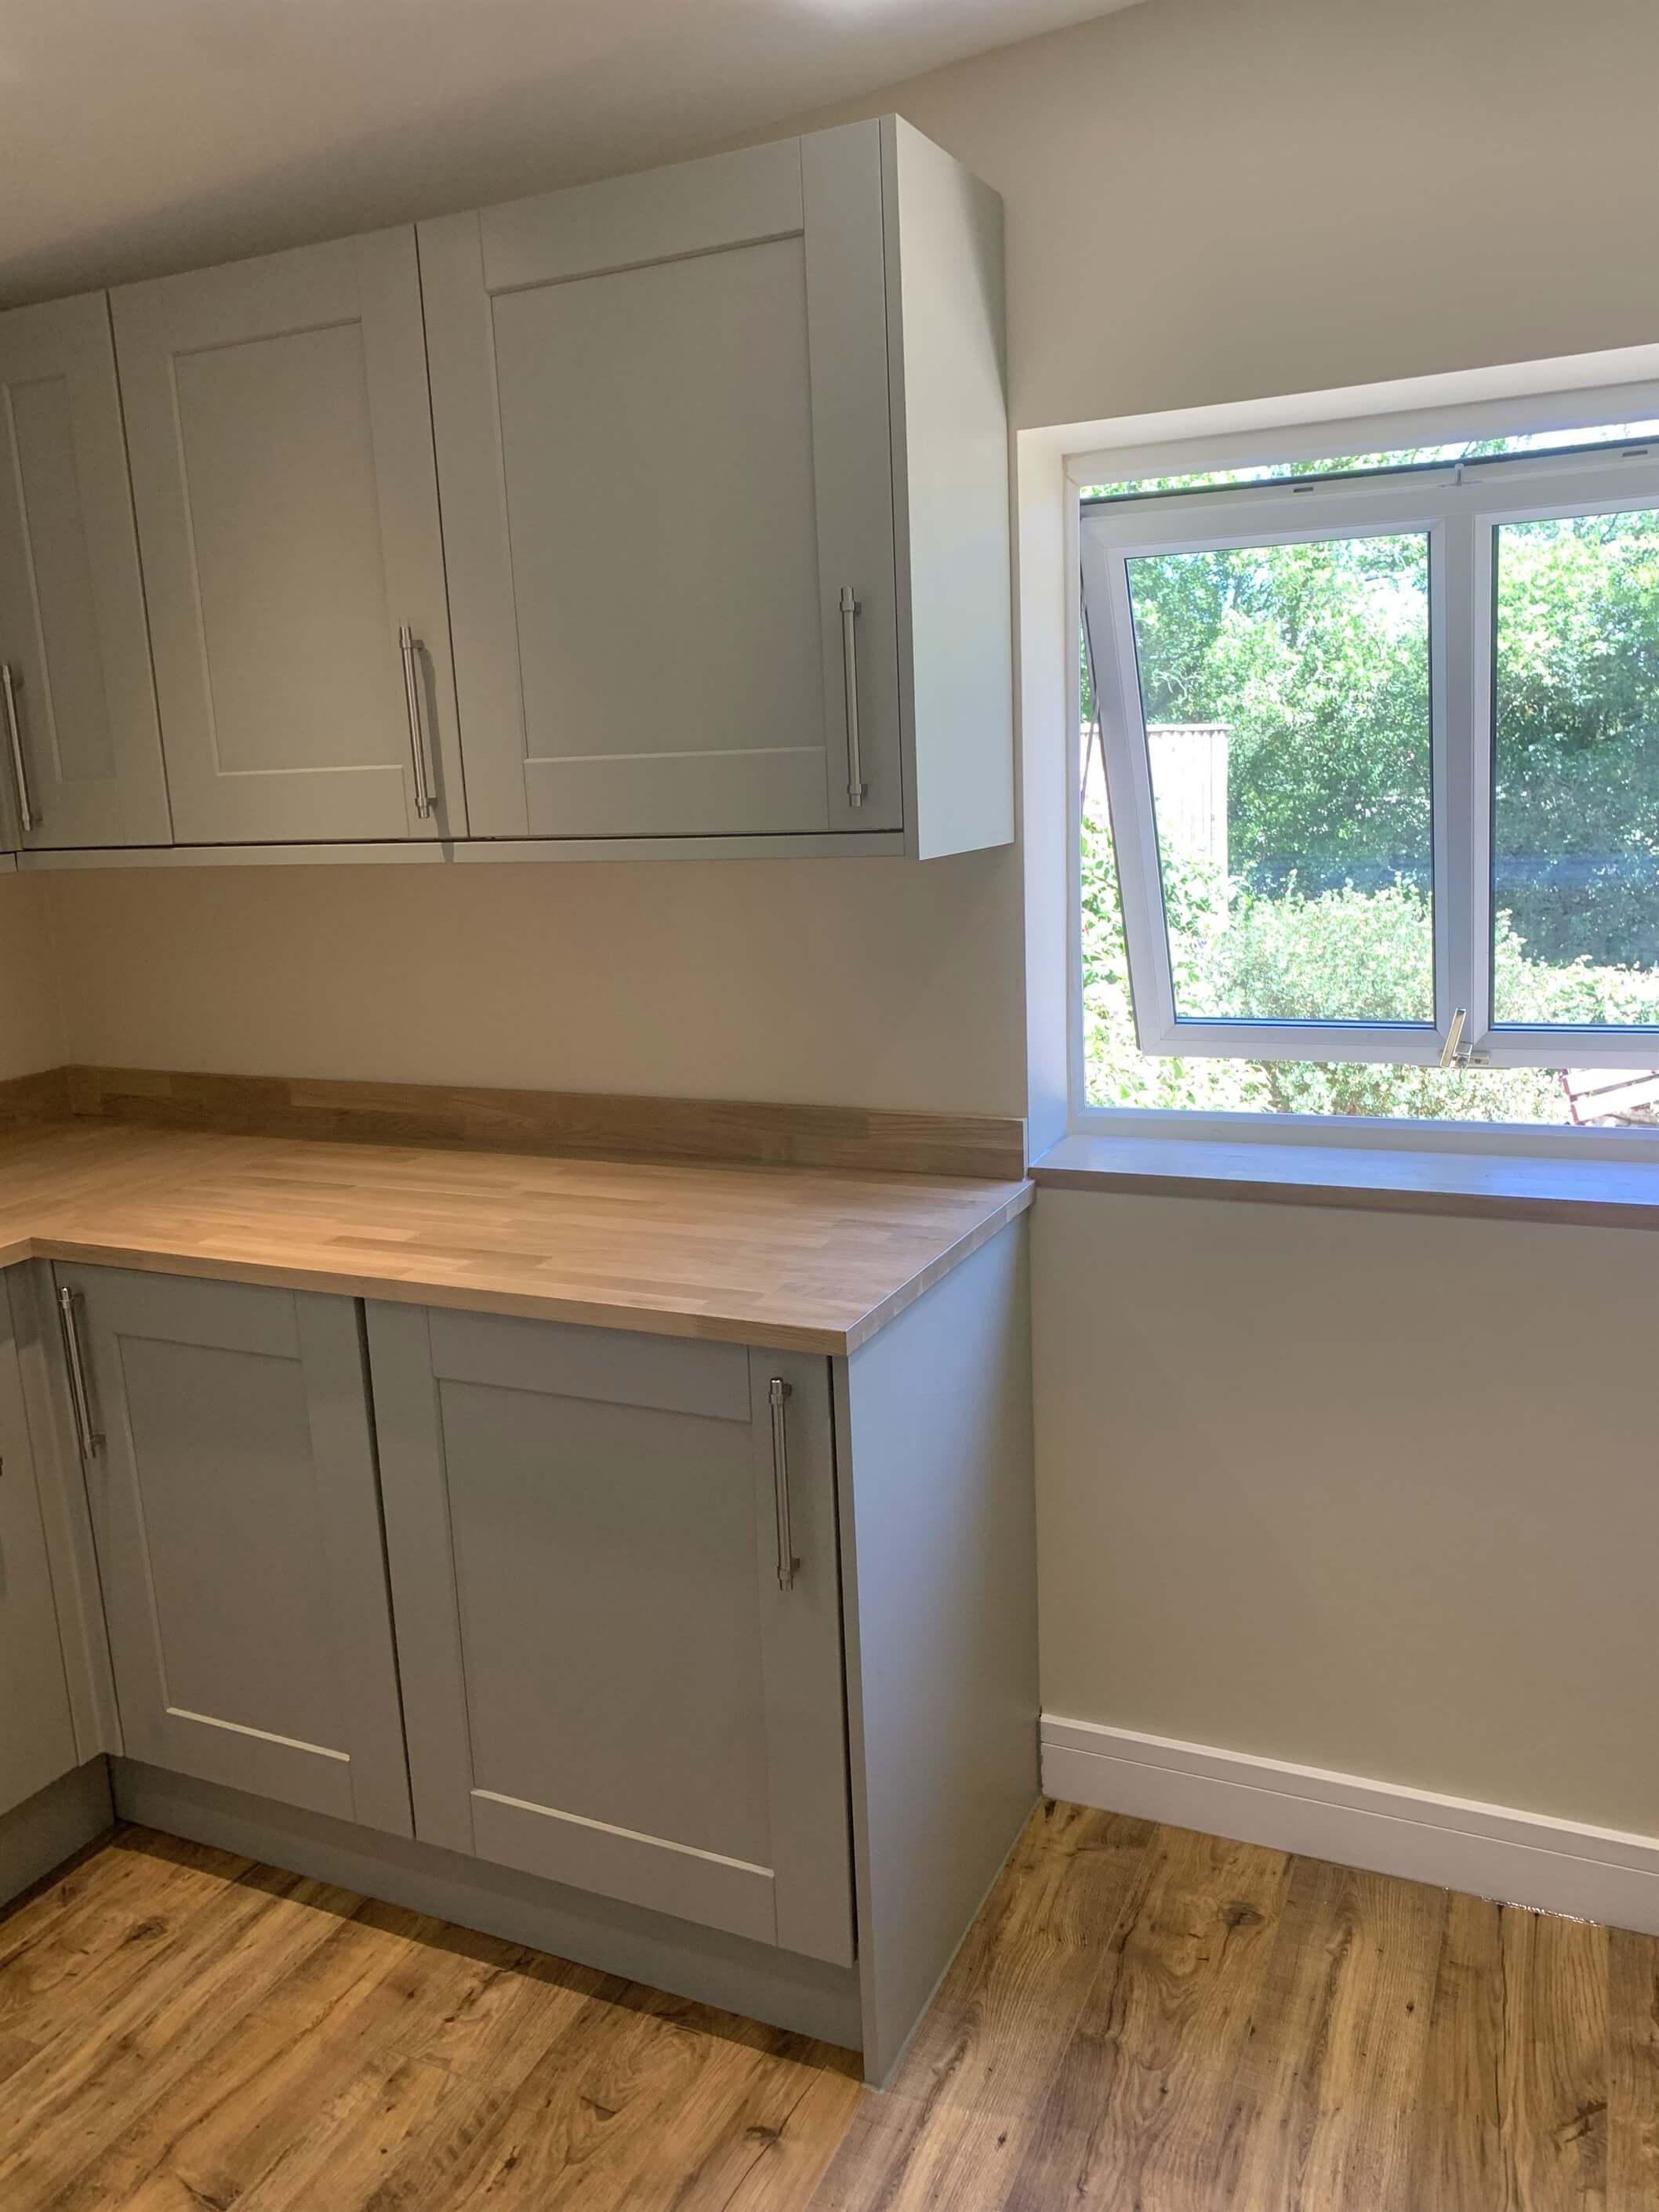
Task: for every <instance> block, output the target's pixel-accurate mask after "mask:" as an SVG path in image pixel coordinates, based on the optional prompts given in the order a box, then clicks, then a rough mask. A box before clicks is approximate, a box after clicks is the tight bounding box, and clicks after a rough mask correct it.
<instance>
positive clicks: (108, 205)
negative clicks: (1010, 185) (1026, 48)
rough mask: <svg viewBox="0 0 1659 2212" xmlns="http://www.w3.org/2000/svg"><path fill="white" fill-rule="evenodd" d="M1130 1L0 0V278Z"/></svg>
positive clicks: (305, 210) (225, 252)
mask: <svg viewBox="0 0 1659 2212" xmlns="http://www.w3.org/2000/svg"><path fill="white" fill-rule="evenodd" d="M1127 4H1130V0H5V4H3V5H0V298H3V299H4V300H7V301H16V300H20V299H33V298H40V297H44V296H46V295H50V294H53V293H61V292H64V291H68V290H71V289H76V288H77V287H81V286H88V285H93V284H96V283H105V282H107V281H111V280H113V279H118V278H122V277H125V276H135V275H143V274H149V273H152V272H158V271H161V270H166V269H171V268H179V267H188V266H192V265H200V264H203V263H205V262H209V261H212V260H217V259H222V258H225V257H227V256H229V255H233V254H237V253H244V252H255V251H260V250H263V249H264V248H265V247H268V246H274V245H281V244H286V243H290V242H293V241H295V240H301V239H306V238H314V237H321V236H326V235H328V234H331V233H337V232H339V231H342V230H349V229H352V228H364V227H367V226H368V225H372V224H374V223H377V222H397V221H400V220H404V219H406V218H408V217H409V216H412V215H417V214H427V213H435V212H439V211H441V210H446V209H450V208H455V207H463V206H467V205H470V204H477V203H480V202H483V201H487V200H489V199H499V198H502V197H507V196H510V195H511V194H513V193H514V192H520V191H530V190H533V189H536V188H537V187H538V186H542V185H553V184H560V183H565V182H568V181H572V180H574V179H581V178H586V177H592V176H602V175H605V174H606V173H611V172H613V171H616V170H619V169H624V168H638V167H645V166H648V165H649V164H650V163H652V162H653V161H659V160H664V159H673V158H675V157H676V156H677V155H680V154H683V153H685V152H687V151H689V150H691V149H696V148H698V147H700V146H702V145H706V144H708V143H712V142H714V141H717V140H719V139H720V138H722V137H728V136H735V135H738V134H740V133H743V132H745V131H753V130H756V129H758V128H760V127H762V126H763V125H767V124H769V123H770V122H773V121H775V120H780V119H781V118H787V117H788V116H790V115H793V114H797V113H799V112H803V111H805V110H809V109H812V108H816V107H818V106H824V105H826V104H828V103H830V102H833V101H836V100H843V99H851V98H854V97H855V96H857V95H858V94H863V93H866V92H868V91H870V90H872V89H874V88H878V87H880V86H882V85H884V84H887V83H890V82H894V81H895V80H896V79H898V78H901V77H903V76H909V75H912V74H914V73H915V72H917V71H920V70H927V69H931V68H934V67H936V66H938V65H939V64H941V63H944V62H949V61H952V60H956V59H958V58H961V57H963V55H967V54H971V53H976V52H982V51H983V50H984V49H986V48H987V47H991V46H1003V45H1007V44H1010V43H1012V41H1013V40H1017V39H1023V38H1027V37H1030V35H1032V34H1033V33H1036V32H1039V31H1047V30H1054V29H1056V28H1058V27H1060V26H1062V25H1065V24H1069V23H1075V22H1079V21H1083V20H1085V18H1087V17H1089V16H1092V15H1104V14H1107V13H1109V12H1110V10H1111V9H1112V7H1113V6H1122V5H1127Z"/></svg>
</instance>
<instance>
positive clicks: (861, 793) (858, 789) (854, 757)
mask: <svg viewBox="0 0 1659 2212" xmlns="http://www.w3.org/2000/svg"><path fill="white" fill-rule="evenodd" d="M859 614H860V607H859V602H858V599H857V596H856V594H855V593H854V590H853V587H852V586H851V585H850V584H843V585H842V587H841V667H842V681H843V684H845V687H846V691H847V803H848V805H849V806H862V805H863V804H864V802H865V800H866V799H867V798H868V797H869V795H870V787H869V785H868V784H867V783H866V781H865V780H864V757H863V755H862V753H861V752H860V749H859V635H858V618H859Z"/></svg>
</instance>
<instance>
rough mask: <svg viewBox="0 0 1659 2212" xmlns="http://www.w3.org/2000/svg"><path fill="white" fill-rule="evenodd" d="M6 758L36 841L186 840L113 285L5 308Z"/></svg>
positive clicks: (20, 831)
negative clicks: (179, 836)
mask: <svg viewBox="0 0 1659 2212" xmlns="http://www.w3.org/2000/svg"><path fill="white" fill-rule="evenodd" d="M0 756H3V759H0V790H4V791H5V792H6V793H8V794H9V812H10V813H11V815H12V817H13V819H14V823H15V836H16V837H17V840H18V842H19V843H20V844H21V846H22V847H23V848H24V849H26V850H33V851H40V850H46V849H49V848H58V847H61V846H73V845H166V844H168V843H170V842H171V841H172V836H173V831H172V826H171V822H170V818H169V816H168V812H167V783H166V781H165V778H164V777H163V775H162V772H161V734H160V732H159V730H158V728H157V725H156V717H155V687H154V684H153V683H152V680H151V676H150V665H149V631H148V630H147V629H146V627H145V623H144V590H143V583H142V582H141V580H140V579H139V574H138V544H137V538H136V536H135V534H134V531H133V520H132V495H131V489H130V487H129V485H128V481H127V452H126V443H125V438H124V436H123V434H122V428H121V399H120V394H119V392H118V391H117V389H116V382H115V349H114V347H113V345H112V343H111V340H110V327H109V303H108V301H107V300H106V297H105V295H104V294H103V293H101V292H94V293H92V294H89V295H87V296H85V297H83V298H82V299H78V300H55V301H51V302H50V303H49V304H47V305H46V306H44V307H17V308H15V309H14V310H13V311H12V312H11V313H9V314H5V315H0ZM4 818H5V817H4V811H0V822H3V820H4Z"/></svg>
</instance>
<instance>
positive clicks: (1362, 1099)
mask: <svg viewBox="0 0 1659 2212" xmlns="http://www.w3.org/2000/svg"><path fill="white" fill-rule="evenodd" d="M1084 713H1085V718H1087V717H1088V715H1089V714H1090V708H1089V694H1088V686H1087V683H1086V680H1085V687H1084ZM1082 734H1083V746H1084V758H1085V763H1087V765H1086V769H1085V777H1084V787H1083V821H1082V839H1083V851H1082V892H1083V914H1082V935H1083V1048H1084V1067H1085V1077H1084V1100H1085V1104H1087V1105H1090V1106H1106V1107H1139V1108H1145V1107H1161V1108H1166V1109H1167V1108H1174V1109H1177V1110H1181V1109H1185V1110H1187V1111H1196V1112H1200V1113H1211V1114H1215V1113H1255V1114H1314V1115H1338V1116H1340V1115H1377V1116H1382V1117H1384V1118H1387V1119H1391V1120H1395V1121H1502V1122H1535V1123H1543V1124H1549V1123H1553V1124H1556V1125H1558V1126H1563V1127H1566V1126H1571V1124H1573V1123H1578V1124H1581V1125H1583V1126H1593V1127H1606V1128H1613V1127H1627V1128H1628V1127H1649V1128H1650V1127H1654V1126H1656V1124H1659V1083H1656V1082H1654V1081H1653V1080H1652V1079H1647V1080H1645V1081H1644V1080H1642V1079H1632V1078H1629V1077H1626V1078H1624V1079H1619V1078H1618V1076H1617V1072H1616V1071H1613V1070H1609V1069H1606V1068H1595V1069H1584V1068H1580V1069H1577V1070H1574V1069H1565V1070H1564V1069H1559V1068H1558V1069H1552V1068H1543V1067H1501V1068H1499V1067H1456V1068H1443V1067H1437V1066H1427V1067H1421V1066H1378V1065H1376V1064H1375V1063H1372V1062H1357V1061H1349V1062H1342V1061H1334V1060H1333V1061H1326V1062H1316V1061H1312V1060H1277V1061H1274V1060H1246V1059H1242V1058H1231V1057H1230V1058H1227V1059H1225V1060H1223V1059H1207V1058H1205V1059H1200V1058H1198V1057H1195V1056H1192V1055H1188V1056H1186V1057H1182V1056H1180V1055H1176V1056H1173V1057H1168V1058H1165V1057H1163V1056H1155V1055H1153V1054H1150V1053H1144V1052H1142V1051H1141V1050H1140V1048H1139V1045H1138V1043H1137V1042H1136V1041H1135V1025H1134V1014H1133V1002H1132V999H1131V994H1130V988H1129V963H1128V957H1127V950H1126V947H1125V945H1124V937H1123V918H1122V913H1121V907H1120V904H1119V900H1118V884H1117V866H1116V859H1115V853H1114V850H1113V846H1112V830H1111V823H1110V819H1109V816H1108V813H1107V809H1106V790H1105V785H1104V782H1103V778H1102V776H1101V772H1100V757H1099V750H1098V747H1097V745H1096V744H1094V743H1093V742H1092V739H1093V735H1094V732H1093V731H1092V728H1091V726H1090V725H1089V722H1088V720H1086V719H1085V727H1084V730H1083V733H1082ZM1240 1042H1245V1040H1244V1039H1241V1040H1240Z"/></svg>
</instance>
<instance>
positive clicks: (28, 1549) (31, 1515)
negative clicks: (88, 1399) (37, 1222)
mask: <svg viewBox="0 0 1659 2212" xmlns="http://www.w3.org/2000/svg"><path fill="white" fill-rule="evenodd" d="M77 1760H78V1753H77V1752H76V1743H75V1725H74V1721H73V1719H72V1717H71V1714H70V1697H69V1686H68V1682H67V1680H66V1678H65V1675H64V1654H63V1646H62V1643H61V1640H60V1638H59V1635H58V1613H57V1607H56V1606H55V1604H54V1601H53V1596H52V1571H51V1567H50V1565H49V1562H48V1559H47V1555H46V1531H45V1528H44V1526H43V1524H42V1522H41V1517H40V1494H39V1492H38V1490H37V1488H36V1485H35V1472H34V1463H33V1454H32V1452H31V1449H30V1444H29V1433H28V1428H27V1422H26V1419H25V1417H24V1409H23V1393H22V1385H21V1378H20V1376H19V1372H18V1364H17V1350H16V1346H15V1341H14V1338H13V1333H12V1320H11V1310H10V1307H9V1302H8V1297H7V1291H6V1282H5V1278H4V1276H3V1275H0V1817H3V1815H4V1814H7V1813H9V1812H10V1811H12V1809H13V1808H15V1807H16V1806H18V1805H21V1804H22V1803H23V1802H24V1801H25V1799H27V1798H29V1797H32V1796H33V1795H34V1794H35V1792H36V1791H37V1790H44V1789H46V1786H47V1785H48V1784H50V1783H53V1782H56V1781H57V1780H58V1778H59V1777H60V1776H61V1775H64V1774H67V1773H68V1772H69V1771H70V1769H71V1768H72V1767H74V1766H75V1765H76V1763H77Z"/></svg>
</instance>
